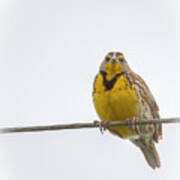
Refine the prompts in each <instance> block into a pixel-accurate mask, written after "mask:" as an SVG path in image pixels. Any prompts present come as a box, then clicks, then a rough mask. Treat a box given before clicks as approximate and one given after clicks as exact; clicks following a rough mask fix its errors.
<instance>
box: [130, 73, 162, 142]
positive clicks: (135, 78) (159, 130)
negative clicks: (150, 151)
mask: <svg viewBox="0 0 180 180" xmlns="http://www.w3.org/2000/svg"><path fill="white" fill-rule="evenodd" d="M127 78H128V79H129V81H130V82H131V83H133V84H136V85H137V86H139V88H141V89H142V91H143V92H144V93H143V94H144V95H145V96H148V98H146V102H147V103H148V105H149V107H150V109H151V113H152V115H153V118H154V119H159V118H160V116H159V107H158V105H157V103H156V101H155V99H154V97H153V95H152V93H151V91H150V89H149V87H148V86H147V84H146V83H145V81H144V80H143V79H142V78H141V77H140V76H139V75H137V74H136V73H134V72H128V73H127ZM155 127H156V130H155V134H154V137H153V138H154V140H155V141H156V142H158V139H161V138H162V125H161V124H157V125H156V126H155Z"/></svg>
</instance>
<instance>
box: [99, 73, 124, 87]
mask: <svg viewBox="0 0 180 180" xmlns="http://www.w3.org/2000/svg"><path fill="white" fill-rule="evenodd" d="M100 73H101V74H102V76H103V84H104V86H105V87H106V90H111V89H112V88H113V87H114V84H115V83H116V81H117V79H118V77H120V76H121V75H123V74H125V72H121V73H118V74H116V76H115V77H114V78H113V79H112V80H110V81H108V80H107V79H106V75H107V73H106V72H105V71H100Z"/></svg>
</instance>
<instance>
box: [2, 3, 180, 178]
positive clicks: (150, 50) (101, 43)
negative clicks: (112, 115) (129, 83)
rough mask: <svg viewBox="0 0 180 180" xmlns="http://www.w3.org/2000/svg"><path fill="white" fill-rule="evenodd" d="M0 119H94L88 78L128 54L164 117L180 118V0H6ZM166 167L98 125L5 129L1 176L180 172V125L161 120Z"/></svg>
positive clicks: (36, 121)
mask: <svg viewBox="0 0 180 180" xmlns="http://www.w3.org/2000/svg"><path fill="white" fill-rule="evenodd" d="M0 27H1V28H0V125H1V127H7V126H23V125H48V124H55V123H72V122H92V121H93V120H94V119H97V118H98V117H97V115H96V113H95V110H94V107H93V103H92V84H93V80H94V76H95V74H96V73H97V71H98V67H99V65H100V63H101V61H102V59H103V57H104V56H105V54H106V53H108V52H109V51H114V50H118V51H121V52H123V53H124V54H125V57H126V59H127V60H128V62H129V64H130V66H131V67H132V69H133V70H134V71H135V72H137V73H138V74H140V75H141V76H142V77H143V78H144V79H145V80H146V82H147V84H148V85H149V86H150V88H151V90H152V92H153V94H154V96H155V98H156V100H157V102H158V104H159V106H160V110H161V111H160V113H161V116H162V117H178V116H180V112H179V111H180V110H179V107H180V101H179V99H180V93H179V92H180V85H179V77H180V72H179V66H180V59H179V56H180V52H179V47H180V33H179V32H180V2H179V0H151V1H145V0H136V1H132V0H131V1H130V0H126V1H123V0H111V1H110V0H99V1H97V0H89V1H84V0H76V1H73V0H71V1H70V0H69V1H68V0H51V1H48V0H31V1H27V0H1V1H0ZM163 127H164V128H163V140H162V141H161V142H160V143H159V145H157V148H158V151H159V154H160V156H161V161H162V167H161V168H160V169H157V170H155V171H154V170H151V168H149V167H148V165H147V164H146V162H145V160H144V157H143V155H142V154H141V153H140V151H139V150H138V149H137V148H136V147H135V146H134V145H132V144H131V143H130V142H129V141H127V140H121V139H120V138H117V137H116V136H113V135H111V134H110V133H109V132H106V133H105V135H103V136H102V135H101V134H100V132H99V130H98V129H93V130H92V129H91V130H67V131H56V132H43V133H25V134H23V133H19V134H9V135H0V179H1V180H32V179H35V180H36V179H43V180H52V179H53V180H59V179H63V180H72V179H78V180H84V179H86V180H93V179H103V180H109V179H132V178H133V179H134V178H135V179H146V180H150V179H153V180H160V179H163V180H167V179H170V178H171V179H173V180H179V178H180V144H179V137H180V126H179V124H173V125H164V126H163Z"/></svg>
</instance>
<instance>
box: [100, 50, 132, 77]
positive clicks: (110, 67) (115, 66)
mask: <svg viewBox="0 0 180 180" xmlns="http://www.w3.org/2000/svg"><path fill="white" fill-rule="evenodd" d="M100 71H101V72H105V73H106V74H107V75H108V76H109V78H110V79H111V78H113V77H114V76H115V75H117V74H120V73H122V72H128V71H130V68H129V66H128V64H127V61H126V59H125V57H124V55H123V54H122V53H120V52H110V53H108V54H107V55H106V56H105V58H104V60H103V62H102V64H101V66H100Z"/></svg>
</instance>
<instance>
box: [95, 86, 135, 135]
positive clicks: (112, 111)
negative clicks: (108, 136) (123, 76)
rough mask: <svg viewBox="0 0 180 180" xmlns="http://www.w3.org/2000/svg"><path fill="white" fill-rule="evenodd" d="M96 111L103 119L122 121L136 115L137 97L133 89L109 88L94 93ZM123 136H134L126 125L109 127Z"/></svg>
mask: <svg viewBox="0 0 180 180" xmlns="http://www.w3.org/2000/svg"><path fill="white" fill-rule="evenodd" d="M94 104H95V107H96V111H97V113H98V115H99V116H100V118H101V119H102V120H103V121H123V120H127V119H132V118H133V117H135V116H136V115H137V104H138V103H137V97H136V92H135V90H133V89H125V90H119V89H118V90H110V91H104V92H103V93H95V94H94ZM110 131H112V132H114V133H115V134H118V135H120V136H121V137H123V138H127V137H131V136H134V135H135V134H134V132H132V131H131V130H129V128H128V127H127V126H119V127H111V128H110Z"/></svg>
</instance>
